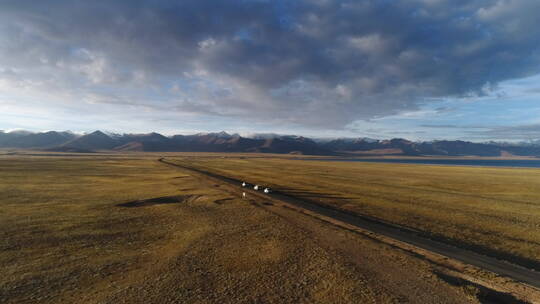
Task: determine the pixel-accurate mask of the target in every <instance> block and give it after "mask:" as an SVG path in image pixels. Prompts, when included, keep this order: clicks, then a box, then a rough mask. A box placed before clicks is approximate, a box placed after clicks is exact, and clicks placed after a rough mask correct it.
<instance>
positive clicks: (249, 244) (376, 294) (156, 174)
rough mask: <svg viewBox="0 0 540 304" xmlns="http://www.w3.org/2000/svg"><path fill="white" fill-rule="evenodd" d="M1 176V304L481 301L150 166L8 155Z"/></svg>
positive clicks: (318, 227)
mask: <svg viewBox="0 0 540 304" xmlns="http://www.w3.org/2000/svg"><path fill="white" fill-rule="evenodd" d="M0 181H1V182H0V269H2V276H0V302H1V303H257V302H260V303H397V302H407V301H408V302H414V303H464V302H473V303H474V302H478V300H477V298H476V297H477V296H478V293H479V291H478V289H477V288H475V287H474V286H471V285H467V284H465V285H464V286H453V285H451V284H448V283H446V282H445V281H448V280H447V278H444V277H442V276H438V275H437V274H436V273H437V272H436V271H435V270H434V269H433V268H432V265H430V264H428V263H427V262H425V261H422V260H419V259H416V258H414V257H411V256H410V255H407V254H405V253H403V252H400V251H399V250H398V251H396V250H395V248H391V247H390V246H387V245H384V244H381V243H377V242H374V241H372V240H370V239H368V238H364V237H362V236H360V235H357V234H355V233H352V232H348V231H345V230H341V229H338V228H335V227H332V226H328V225H323V224H321V223H319V222H318V221H316V220H313V219H310V218H309V217H304V216H302V215H300V214H296V215H294V216H293V217H291V218H294V220H295V221H287V220H286V217H285V216H284V215H276V214H274V213H270V212H268V211H266V210H264V209H261V208H260V207H257V206H255V205H253V204H250V203H249V202H248V201H246V200H242V199H240V198H238V197H237V196H236V195H235V194H234V193H233V192H230V191H229V190H227V189H226V185H219V184H213V183H209V181H207V180H204V179H201V178H199V177H196V176H193V175H190V174H189V173H188V172H183V171H182V170H177V169H172V168H170V167H167V166H164V165H162V164H160V163H158V162H157V161H155V158H153V159H148V158H145V157H140V158H135V157H133V156H129V157H118V156H116V157H109V156H93V157H90V156H80V157H65V156H55V157H30V156H24V157H21V156H6V157H1V158H0ZM281 212H286V210H282V211H281Z"/></svg>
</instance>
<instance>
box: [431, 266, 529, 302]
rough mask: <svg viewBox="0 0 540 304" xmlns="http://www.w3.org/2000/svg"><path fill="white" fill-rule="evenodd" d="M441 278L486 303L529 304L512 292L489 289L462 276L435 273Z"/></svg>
mask: <svg viewBox="0 0 540 304" xmlns="http://www.w3.org/2000/svg"><path fill="white" fill-rule="evenodd" d="M435 274H436V275H437V276H438V277H439V278H440V279H441V280H443V281H445V282H447V283H449V284H451V285H454V286H458V287H461V288H462V289H463V290H464V291H465V293H467V294H469V295H470V296H473V297H475V298H477V299H478V301H480V303H484V304H499V303H500V304H506V303H515V304H528V302H525V301H522V300H520V299H518V298H516V297H514V296H513V295H511V294H508V293H504V292H500V291H496V290H493V289H489V288H487V287H485V286H482V285H478V284H476V283H473V282H470V281H467V280H465V279H462V278H458V277H454V276H451V275H448V274H445V273H442V272H436V273H435Z"/></svg>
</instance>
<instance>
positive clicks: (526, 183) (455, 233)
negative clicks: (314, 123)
mask: <svg viewBox="0 0 540 304" xmlns="http://www.w3.org/2000/svg"><path fill="white" fill-rule="evenodd" d="M173 160H174V159H173ZM176 161H177V162H180V163H184V164H187V165H190V166H194V167H199V168H204V169H207V170H209V171H213V172H218V173H222V174H224V175H227V176H231V177H235V178H238V179H245V180H247V181H249V182H252V183H259V184H264V185H270V186H271V187H272V188H275V189H277V190H280V191H283V192H286V193H290V194H294V195H296V196H299V197H304V198H308V199H311V200H316V201H320V202H323V203H327V204H332V205H335V206H339V207H341V208H344V209H348V210H352V211H354V212H357V213H361V214H366V215H370V216H374V217H377V218H380V219H383V220H386V221H389V222H393V223H397V224H401V225H404V226H408V227H412V228H416V229H419V230H422V231H424V232H428V233H430V234H432V235H434V236H437V237H443V238H447V239H450V240H452V241H457V242H459V243H462V244H465V245H468V246H474V247H475V248H476V249H478V250H487V251H490V252H491V253H493V254H499V255H501V256H505V257H506V258H510V259H513V260H514V261H517V262H521V263H523V264H527V265H531V266H533V265H534V266H536V267H538V265H539V261H540V170H538V169H510V168H483V167H482V168H480V167H451V166H428V165H405V164H383V163H358V162H322V161H303V160H287V159H277V158H274V159H264V158H246V157H241V158H231V157H229V158H217V157H186V158H176Z"/></svg>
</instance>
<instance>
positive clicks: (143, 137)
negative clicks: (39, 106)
mask: <svg viewBox="0 0 540 304" xmlns="http://www.w3.org/2000/svg"><path fill="white" fill-rule="evenodd" d="M0 148H17V149H34V150H45V151H58V152H96V151H147V152H259V153H289V154H305V155H410V156H422V155H426V156H427V155H436V156H469V155H470V156H513V155H515V156H538V157H540V145H531V144H505V143H494V142H489V143H474V142H468V141H460V140H438V141H430V142H413V141H409V140H406V139H401V138H395V139H391V140H377V139H371V138H339V139H329V140H315V139H311V138H307V137H302V136H294V135H286V136H284V135H276V134H262V135H256V134H255V135H253V136H250V137H242V136H240V135H238V134H232V135H231V134H228V133H226V132H219V133H199V134H194V135H174V136H163V135H161V134H159V133H148V134H106V133H104V132H101V131H95V132H92V133H88V134H84V135H77V134H74V133H71V132H56V131H48V132H41V133H32V132H27V131H15V132H3V131H0Z"/></svg>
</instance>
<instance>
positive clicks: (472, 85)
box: [0, 0, 540, 141]
mask: <svg viewBox="0 0 540 304" xmlns="http://www.w3.org/2000/svg"><path fill="white" fill-rule="evenodd" d="M539 11H540V1H538V0H400V1H397V0H396V1H392V0H372V1H367V0H211V1H210V0H174V1H173V0H147V1H142V0H115V1H109V0H94V1H87V0H71V1H65V0H43V1H31V0H0V130H13V129H25V130H31V131H44V130H71V131H75V132H90V131H93V130H97V129H100V130H104V131H111V132H117V133H123V132H126V133H143V132H152V131H156V132H160V133H163V134H166V135H172V134H186V133H195V132H211V131H221V130H225V131H228V132H232V133H235V132H237V133H240V134H250V133H257V132H264V133H270V132H272V133H281V134H297V135H305V136H313V137H372V138H381V139H382V138H394V137H401V138H407V139H410V140H433V139H461V140H471V141H490V140H495V141H529V140H538V139H540V103H539V100H540V99H539V97H540V18H538V12H539Z"/></svg>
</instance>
